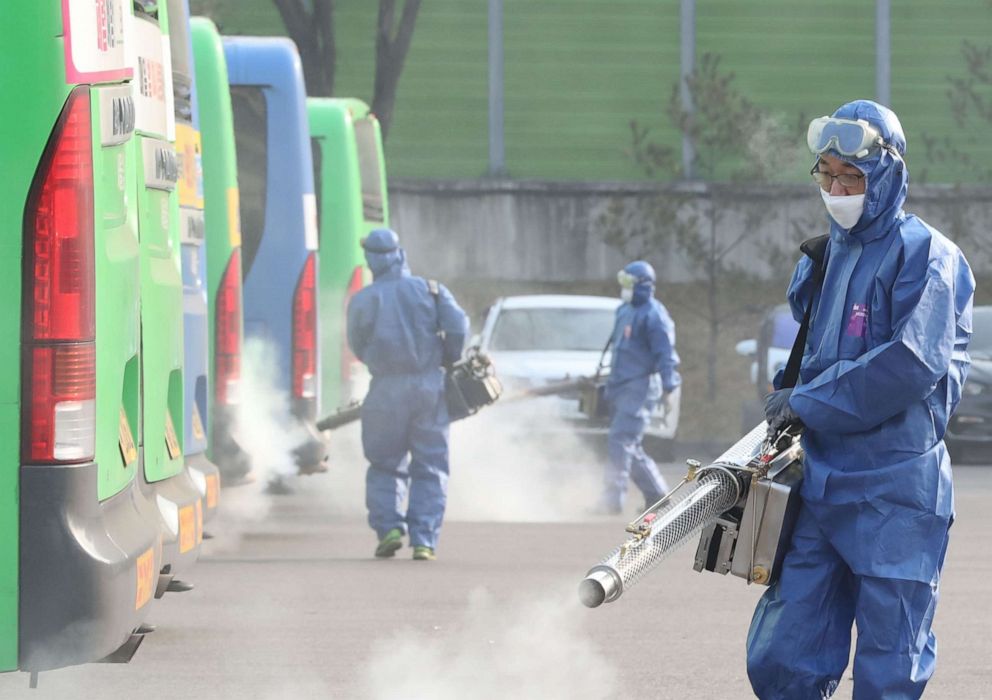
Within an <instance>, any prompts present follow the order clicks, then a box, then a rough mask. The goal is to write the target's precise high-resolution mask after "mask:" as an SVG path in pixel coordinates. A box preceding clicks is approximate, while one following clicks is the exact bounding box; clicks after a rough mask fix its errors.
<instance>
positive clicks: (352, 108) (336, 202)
mask: <svg viewBox="0 0 992 700" xmlns="http://www.w3.org/2000/svg"><path fill="white" fill-rule="evenodd" d="M307 114H308V117H309V122H310V139H311V150H312V151H313V168H314V189H315V190H316V193H317V212H318V226H319V228H318V230H319V234H320V259H321V262H320V280H319V289H320V308H321V309H322V317H321V321H322V322H323V328H322V333H323V346H322V348H323V349H322V358H321V361H322V365H323V366H322V372H321V382H322V396H323V397H324V399H323V401H324V406H325V407H328V408H331V409H333V408H334V407H337V406H343V405H345V404H347V403H349V402H351V401H353V400H359V399H362V398H363V397H364V396H365V393H366V390H367V389H368V381H369V376H368V372H367V370H366V369H365V365H363V364H361V363H360V362H358V361H357V359H356V358H355V356H354V355H352V354H351V352H350V351H349V350H348V344H347V342H346V340H345V307H346V305H347V303H348V300H349V299H350V298H351V297H352V295H354V294H355V293H356V292H357V291H358V290H359V289H361V288H362V286H363V284H364V279H365V276H366V273H365V272H364V267H363V266H364V264H365V259H364V257H363V255H362V249H361V246H360V245H359V241H360V240H361V239H362V238H363V237H364V236H366V235H368V232H369V231H370V230H372V229H374V228H381V227H383V226H388V225H389V207H388V202H387V195H386V166H385V161H384V159H383V155H382V136H381V133H380V131H379V121H378V120H377V119H376V118H375V115H374V114H372V112H370V111H369V107H368V105H367V104H365V103H364V102H362V101H361V100H358V99H349V98H341V99H339V98H325V97H310V98H307Z"/></svg>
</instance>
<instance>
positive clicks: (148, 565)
mask: <svg viewBox="0 0 992 700" xmlns="http://www.w3.org/2000/svg"><path fill="white" fill-rule="evenodd" d="M135 569H136V572H135V573H136V576H137V581H136V583H135V593H134V609H135V610H140V609H141V608H142V606H144V604H145V603H147V602H148V601H149V600H151V598H152V593H154V592H155V550H154V549H153V548H151V547H149V548H148V549H147V550H146V551H145V553H144V554H142V555H141V556H139V557H138V559H137V561H136V563H135Z"/></svg>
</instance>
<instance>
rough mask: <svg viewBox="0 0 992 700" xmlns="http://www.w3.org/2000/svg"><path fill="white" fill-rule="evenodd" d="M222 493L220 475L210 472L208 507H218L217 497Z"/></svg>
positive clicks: (208, 479) (208, 477) (208, 478)
mask: <svg viewBox="0 0 992 700" xmlns="http://www.w3.org/2000/svg"><path fill="white" fill-rule="evenodd" d="M219 494H220V476H219V475H217V474H209V475H208V476H207V508H216V507H217V497H218V495H219Z"/></svg>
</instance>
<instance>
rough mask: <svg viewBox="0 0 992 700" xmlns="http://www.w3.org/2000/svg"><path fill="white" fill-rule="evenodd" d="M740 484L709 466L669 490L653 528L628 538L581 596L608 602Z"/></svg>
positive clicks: (728, 501)
mask: <svg viewBox="0 0 992 700" xmlns="http://www.w3.org/2000/svg"><path fill="white" fill-rule="evenodd" d="M740 493H741V485H740V482H739V480H738V479H737V477H735V476H734V475H733V473H732V472H731V471H730V470H727V469H723V468H720V467H707V468H705V469H704V470H702V471H701V473H700V474H699V475H698V476H697V477H696V479H695V480H693V481H688V482H686V483H685V484H683V485H682V486H681V487H679V488H678V489H676V491H675V492H673V500H672V503H671V505H670V506H669V507H668V508H666V509H665V510H663V511H661V513H659V514H658V516H657V517H656V518H655V519H654V520H653V521H652V522H651V523H650V528H651V533H650V534H649V535H647V536H646V537H643V538H638V537H637V536H633V537H631V538H630V539H629V540H627V542H625V543H624V544H622V545H621V546H619V547H617V548H616V549H615V550H613V552H612V553H611V554H610V555H609V556H608V557H606V559H604V560H603V561H602V562H601V563H600V564H598V565H597V566H594V567H593V568H592V569H590V570H589V573H588V574H586V578H585V579H583V580H582V582H581V583H580V584H579V597H580V598H581V600H582V603H583V604H584V605H587V606H588V607H590V608H594V607H596V606H598V605H599V604H600V603H611V602H613V601H614V600H616V599H617V598H619V597H620V596H621V595H622V594H623V592H624V591H625V590H627V589H628V588H630V587H631V586H633V585H634V584H635V583H637V581H638V580H640V578H641V577H642V576H644V575H645V574H646V573H648V572H649V571H651V570H652V569H654V568H655V567H656V566H658V564H660V563H661V562H662V561H664V559H665V558H666V557H667V556H668V555H669V554H671V553H672V552H674V551H675V550H676V549H678V548H679V547H681V546H682V545H683V544H684V543H685V542H686V541H687V540H689V539H690V538H692V537H695V536H696V535H698V534H699V531H700V530H702V529H703V528H704V527H706V526H707V525H709V524H710V523H711V522H713V521H714V520H716V518H718V517H719V516H720V515H721V514H722V513H724V512H725V511H727V510H729V509H730V508H732V507H733V505H734V504H735V503H736V502H737V500H738V498H740Z"/></svg>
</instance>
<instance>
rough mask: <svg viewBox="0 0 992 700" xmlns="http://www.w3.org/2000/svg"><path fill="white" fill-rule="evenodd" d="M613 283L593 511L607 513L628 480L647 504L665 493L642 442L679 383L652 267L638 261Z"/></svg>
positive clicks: (617, 504) (671, 333) (671, 334)
mask: <svg viewBox="0 0 992 700" xmlns="http://www.w3.org/2000/svg"><path fill="white" fill-rule="evenodd" d="M617 279H618V281H619V282H620V296H621V298H622V299H623V302H624V303H623V304H621V305H620V306H619V307H618V308H617V311H616V320H615V322H614V325H613V336H612V339H611V342H610V346H611V347H612V352H613V355H612V358H611V364H610V374H609V378H608V379H607V382H606V390H605V398H606V400H607V401H608V403H609V405H610V433H609V437H608V438H607V456H608V465H607V468H606V477H605V480H604V484H603V487H604V488H603V495H602V498H601V501H600V503H599V506H598V507H597V510H598V511H599V512H602V513H607V514H616V513H620V512H621V511H622V509H623V503H624V498H625V497H626V494H627V485H628V482H629V480H630V479H633V481H634V484H636V485H637V488H639V489H640V490H641V493H642V494H644V500H645V503H646V505H652V504H653V503H655V502H656V501H657V500H658V499H660V498H661V497H662V496H664V495H665V493H667V491H668V486H667V484H665V479H664V477H662V476H661V473H660V472H659V471H658V467H657V465H656V464H655V463H654V460H653V459H651V458H650V457H649V456H648V455H647V453H645V452H644V446H643V444H642V442H643V439H644V431H645V429H646V428H647V427H648V424H649V423H650V421H651V416H652V414H653V412H654V409H655V407H656V406H657V405H658V402H659V401H661V402H663V404H664V406H665V413H666V416H667V415H668V414H669V412H670V411H671V410H672V409H673V402H674V399H673V392H674V391H675V390H676V389H677V388H678V387H679V386H680V385H681V383H682V377H681V376H680V375H679V372H678V366H679V356H678V353H677V352H675V324H674V323H672V318H671V316H669V315H668V311H667V309H665V307H664V306H663V305H662V304H661V302H659V301H658V300H657V299H655V298H654V284H655V274H654V268H653V267H651V265H650V264H648V263H646V262H644V261H643V260H637V261H635V262H632V263H630V264H628V265H627V266H626V267H624V268H623V270H621V271H620V272H619V274H618V275H617Z"/></svg>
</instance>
